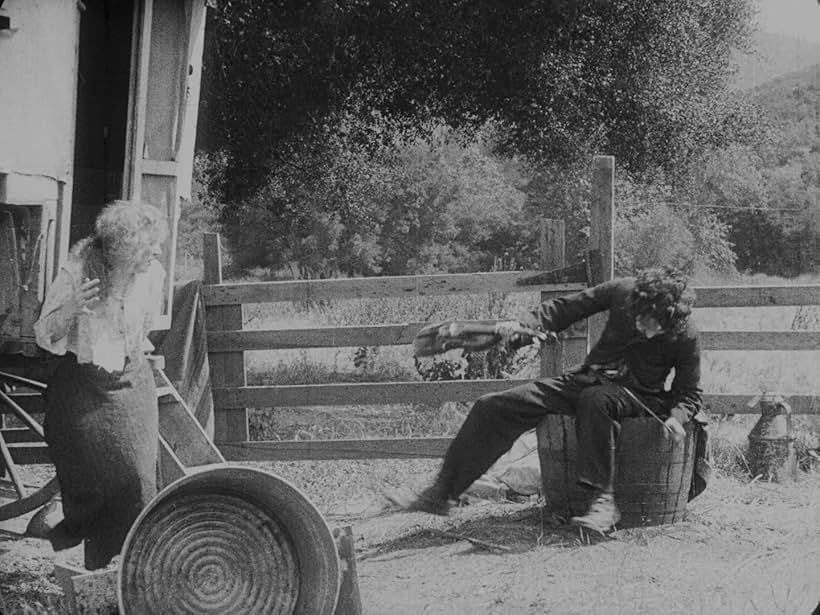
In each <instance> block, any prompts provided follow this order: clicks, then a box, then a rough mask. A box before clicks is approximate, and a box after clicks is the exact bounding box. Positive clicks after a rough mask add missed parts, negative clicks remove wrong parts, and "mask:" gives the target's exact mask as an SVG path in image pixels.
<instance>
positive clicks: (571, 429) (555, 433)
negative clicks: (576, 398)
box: [536, 415, 695, 527]
mask: <svg viewBox="0 0 820 615" xmlns="http://www.w3.org/2000/svg"><path fill="white" fill-rule="evenodd" d="M663 432H664V427H663V425H661V424H660V423H659V422H658V421H657V419H655V418H644V417H639V418H628V419H624V420H623V421H622V422H621V432H620V436H619V441H618V450H617V453H616V472H615V499H616V502H617V504H618V508H619V510H620V511H621V521H620V523H619V524H618V526H619V527H634V526H641V525H660V524H663V523H673V522H675V521H680V520H682V519H683V515H684V513H685V512H686V503H687V502H688V501H689V487H690V485H691V482H692V472H693V470H694V464H695V438H694V429H693V428H692V424H691V423H689V424H687V425H686V438H685V439H684V440H683V441H681V442H675V441H674V440H672V438H668V439H667V438H664V435H663ZM536 433H537V436H538V455H539V458H540V465H541V482H542V489H543V494H544V498H545V500H546V505H547V507H548V508H549V509H550V510H552V511H553V512H556V513H558V514H560V515H564V516H567V517H569V516H573V515H581V514H583V513H584V512H586V507H587V506H588V504H589V502H588V501H587V498H588V497H589V492H588V490H586V489H584V488H583V487H581V486H580V485H579V484H578V482H577V478H576V477H577V474H576V467H575V460H576V458H577V454H578V441H577V439H576V437H575V417H574V416H557V415H548V416H546V417H545V418H544V420H543V421H542V422H541V424H540V425H539V426H538V429H537V430H536Z"/></svg>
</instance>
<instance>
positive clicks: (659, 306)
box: [630, 267, 695, 334]
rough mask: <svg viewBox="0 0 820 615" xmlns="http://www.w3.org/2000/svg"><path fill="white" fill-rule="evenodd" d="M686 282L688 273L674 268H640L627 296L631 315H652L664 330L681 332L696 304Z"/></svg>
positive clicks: (692, 292) (693, 293)
mask: <svg viewBox="0 0 820 615" xmlns="http://www.w3.org/2000/svg"><path fill="white" fill-rule="evenodd" d="M688 284H689V279H688V278H687V276H686V275H685V274H684V273H683V272H681V271H680V270H679V269H675V268H674V267H662V268H653V269H644V270H643V271H640V272H639V273H638V275H637V277H636V280H635V289H634V290H633V291H632V296H631V297H630V304H631V310H632V314H633V315H634V316H635V317H638V316H652V317H654V318H655V320H657V321H658V324H660V326H661V327H663V328H664V330H665V331H669V332H670V333H673V334H679V333H682V332H683V331H684V330H685V329H686V323H687V321H688V320H689V316H690V314H691V313H692V306H693V305H694V303H695V292H694V291H693V290H692V289H691V288H689V287H688Z"/></svg>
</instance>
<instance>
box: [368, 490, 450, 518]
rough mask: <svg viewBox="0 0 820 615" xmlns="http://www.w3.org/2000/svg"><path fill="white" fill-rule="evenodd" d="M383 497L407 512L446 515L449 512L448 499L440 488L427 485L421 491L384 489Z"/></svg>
mask: <svg viewBox="0 0 820 615" xmlns="http://www.w3.org/2000/svg"><path fill="white" fill-rule="evenodd" d="M384 497H385V498H387V500H388V501H389V502H390V503H391V504H393V505H394V506H396V507H398V508H400V509H402V510H405V511H407V512H423V513H428V514H430V515H441V516H443V517H446V516H447V515H448V514H449V513H450V501H449V499H448V498H447V496H446V495H444V492H443V490H442V489H440V488H438V487H436V486H435V485H434V486H432V487H427V488H426V489H424V490H423V491H422V492H421V493H418V494H413V493H411V492H409V491H399V490H394V491H385V492H384Z"/></svg>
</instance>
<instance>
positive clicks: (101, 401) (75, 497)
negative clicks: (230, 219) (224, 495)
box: [30, 201, 168, 569]
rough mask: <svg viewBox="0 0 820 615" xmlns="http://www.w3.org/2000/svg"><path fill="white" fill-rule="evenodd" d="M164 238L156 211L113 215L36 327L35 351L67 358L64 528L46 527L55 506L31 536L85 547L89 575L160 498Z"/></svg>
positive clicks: (55, 385)
mask: <svg viewBox="0 0 820 615" xmlns="http://www.w3.org/2000/svg"><path fill="white" fill-rule="evenodd" d="M167 235H168V226H167V222H166V221H165V217H164V215H163V214H162V213H160V211H159V210H157V209H156V208H154V207H152V206H151V205H147V204H144V203H131V202H128V201H115V202H114V203H112V204H110V205H108V206H107V207H106V208H105V209H104V210H103V211H102V212H101V213H100V215H99V216H98V217H97V220H96V223H95V232H94V234H93V235H92V236H90V237H87V238H85V239H82V240H80V241H79V242H77V243H76V244H75V245H74V246H73V247H72V249H71V251H70V253H69V257H68V259H67V262H66V264H65V265H63V267H62V268H61V270H60V272H59V273H58V275H57V277H56V278H55V280H54V282H53V283H52V285H51V287H50V288H49V290H48V293H47V295H46V299H45V301H44V303H43V306H42V309H41V312H40V318H39V320H38V321H37V322H36V323H35V334H36V337H37V343H38V345H39V346H41V347H42V348H44V349H45V350H47V351H49V352H51V353H53V354H54V355H60V359H59V360H58V366H57V367H56V369H55V370H54V373H53V375H52V377H51V379H50V380H49V382H48V391H47V393H46V418H45V425H44V427H45V436H46V442H47V443H48V446H49V452H50V455H51V458H52V460H53V462H54V465H55V467H56V470H57V478H58V480H59V482H60V490H61V493H62V508H63V519H62V521H60V522H59V523H57V524H52V523H48V522H47V521H45V519H46V518H47V517H53V516H54V515H53V514H51V513H53V512H54V508H55V505H54V504H51V508H50V509H48V508H47V509H44V511H41V513H38V517H39V523H40V526H39V531H36V530H33V531H32V533H33V534H35V535H44V537H46V538H48V539H49V540H50V541H51V543H52V546H53V547H54V549H55V550H61V549H65V548H68V547H71V546H74V545H77V544H79V543H80V542H81V541H85V545H84V547H85V565H86V568H88V569H96V568H101V567H104V566H106V565H107V564H108V563H109V562H110V561H111V559H112V558H113V557H114V556H115V555H117V554H118V553H119V551H120V549H121V547H122V543H123V541H124V539H125V536H126V534H127V532H128V529H129V528H130V526H131V524H132V523H133V521H134V520H135V519H136V517H137V515H138V514H139V512H140V510H142V508H143V507H144V506H145V505H146V504H147V503H148V501H149V500H150V499H151V498H152V497H153V496H154V495H155V493H156V463H157V440H158V418H157V399H156V389H155V385H154V378H153V373H152V370H151V368H150V365H149V364H148V361H147V360H146V357H145V353H146V351H150V350H152V349H153V346H151V344H150V342H149V341H148V339H147V337H146V336H147V335H148V332H149V331H150V330H151V329H152V326H153V320H154V317H155V316H156V315H157V314H158V313H159V312H160V309H161V306H162V299H163V292H162V290H163V287H164V279H165V272H164V269H163V267H162V265H161V264H160V262H159V260H158V256H159V255H160V254H161V246H162V243H163V242H164V241H165V239H166V237H167ZM31 527H32V526H30V528H31Z"/></svg>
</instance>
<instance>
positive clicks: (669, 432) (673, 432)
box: [663, 416, 686, 442]
mask: <svg viewBox="0 0 820 615" xmlns="http://www.w3.org/2000/svg"><path fill="white" fill-rule="evenodd" d="M663 424H664V425H666V430H665V431H664V432H663V433H664V436H666V437H667V438H669V437H671V438H672V439H673V440H674V441H675V442H680V441H681V440H683V439H684V438H685V437H686V430H685V429H684V428H683V425H681V424H680V421H678V419H676V418H675V417H674V416H670V417H669V418H668V419H666V421H664V423H663Z"/></svg>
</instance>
